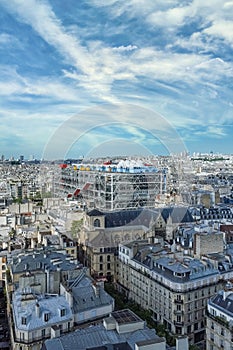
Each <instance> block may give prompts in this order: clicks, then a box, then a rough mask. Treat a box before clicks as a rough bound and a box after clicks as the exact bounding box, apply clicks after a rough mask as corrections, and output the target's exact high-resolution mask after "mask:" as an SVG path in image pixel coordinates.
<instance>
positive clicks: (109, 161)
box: [104, 160, 112, 165]
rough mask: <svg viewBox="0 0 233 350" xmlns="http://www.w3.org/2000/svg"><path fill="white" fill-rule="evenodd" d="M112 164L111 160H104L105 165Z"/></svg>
mask: <svg viewBox="0 0 233 350" xmlns="http://www.w3.org/2000/svg"><path fill="white" fill-rule="evenodd" d="M110 164H112V161H111V160H108V161H107V162H104V165H110Z"/></svg>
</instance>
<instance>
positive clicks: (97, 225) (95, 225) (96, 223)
mask: <svg viewBox="0 0 233 350" xmlns="http://www.w3.org/2000/svg"><path fill="white" fill-rule="evenodd" d="M94 227H100V219H95V220H94Z"/></svg>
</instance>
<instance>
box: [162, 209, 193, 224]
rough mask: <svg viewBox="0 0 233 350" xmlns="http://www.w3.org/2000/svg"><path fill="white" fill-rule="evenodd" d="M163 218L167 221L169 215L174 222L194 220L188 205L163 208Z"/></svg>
mask: <svg viewBox="0 0 233 350" xmlns="http://www.w3.org/2000/svg"><path fill="white" fill-rule="evenodd" d="M161 215H162V217H163V219H164V220H165V221H166V222H167V220H168V218H169V216H170V217H171V219H172V222H173V223H176V224H178V223H184V222H193V217H192V215H191V213H190V211H189V209H188V208H187V207H170V208H163V209H162V210H161Z"/></svg>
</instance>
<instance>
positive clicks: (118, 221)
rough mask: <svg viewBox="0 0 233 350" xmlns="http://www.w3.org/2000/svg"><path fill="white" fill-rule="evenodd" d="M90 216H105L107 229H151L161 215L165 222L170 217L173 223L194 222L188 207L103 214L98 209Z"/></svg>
mask: <svg viewBox="0 0 233 350" xmlns="http://www.w3.org/2000/svg"><path fill="white" fill-rule="evenodd" d="M87 215H89V216H103V215H104V216H105V228H112V227H120V226H125V225H127V226H137V225H143V226H145V227H149V226H150V224H151V222H153V221H156V220H157V219H158V218H159V216H160V215H161V216H162V218H163V219H164V221H165V222H167V220H168V218H169V216H170V217H171V219H172V222H173V223H184V222H193V217H192V215H191V212H190V211H189V209H188V208H187V207H169V208H162V209H160V208H154V209H148V208H140V209H133V210H120V211H111V212H105V213H103V212H101V211H99V210H97V209H93V210H91V211H90V212H89V213H87Z"/></svg>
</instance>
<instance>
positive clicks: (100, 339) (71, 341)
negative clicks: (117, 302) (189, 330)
mask: <svg viewBox="0 0 233 350" xmlns="http://www.w3.org/2000/svg"><path fill="white" fill-rule="evenodd" d="M155 338H156V334H155V330H154V329H148V328H144V329H140V330H136V331H134V332H128V333H123V334H119V333H117V332H116V330H106V329H105V327H104V326H103V325H98V326H93V327H89V328H85V329H80V330H77V331H75V332H73V333H70V334H68V335H65V336H63V337H60V338H57V339H49V340H46V341H45V345H44V348H45V349H46V350H70V349H75V350H86V349H97V348H99V347H102V346H106V347H107V349H108V346H110V345H112V346H113V345H115V344H122V343H125V345H126V344H127V345H128V349H134V346H135V344H136V343H138V342H141V341H146V340H151V339H155ZM158 338H159V337H158Z"/></svg>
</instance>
